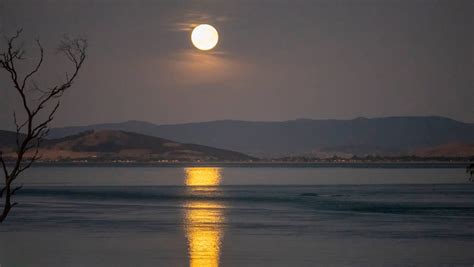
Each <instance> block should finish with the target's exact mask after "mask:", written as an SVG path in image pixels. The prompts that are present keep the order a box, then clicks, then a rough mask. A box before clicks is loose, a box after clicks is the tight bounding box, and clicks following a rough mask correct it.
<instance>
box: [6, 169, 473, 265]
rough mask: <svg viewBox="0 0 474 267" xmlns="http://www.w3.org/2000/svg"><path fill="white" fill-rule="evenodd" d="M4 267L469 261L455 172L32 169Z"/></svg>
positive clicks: (10, 228) (467, 213) (469, 219)
mask: <svg viewBox="0 0 474 267" xmlns="http://www.w3.org/2000/svg"><path fill="white" fill-rule="evenodd" d="M23 178H24V179H23V182H24V183H25V188H24V189H23V190H22V191H21V193H19V195H18V197H17V200H18V202H20V205H19V206H17V207H16V208H15V210H14V211H13V213H12V214H11V217H10V218H9V220H8V221H7V223H5V224H4V225H0V264H1V266H2V267H4V266H473V264H474V253H473V249H474V185H473V184H467V183H466V181H467V177H466V174H465V173H464V170H463V169H460V168H270V167H260V168H244V167H199V168H192V167H188V168H180V167H169V168H154V167H54V168H53V167H37V168H33V169H31V171H30V172H29V173H27V175H26V176H25V177H23Z"/></svg>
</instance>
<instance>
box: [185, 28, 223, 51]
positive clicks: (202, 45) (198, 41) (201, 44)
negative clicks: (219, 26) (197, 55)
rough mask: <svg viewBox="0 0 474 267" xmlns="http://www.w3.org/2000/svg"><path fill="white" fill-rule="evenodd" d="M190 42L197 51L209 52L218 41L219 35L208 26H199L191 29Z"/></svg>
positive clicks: (214, 29)
mask: <svg viewBox="0 0 474 267" xmlns="http://www.w3.org/2000/svg"><path fill="white" fill-rule="evenodd" d="M191 41H192V42H193V45H194V46H195V47H196V48H197V49H199V50H211V49H212V48H214V47H215V46H216V45H217V41H219V34H218V33H217V30H216V28H214V27H212V26H211V25H209V24H201V25H199V26H197V27H196V28H194V29H193V32H192V33H191Z"/></svg>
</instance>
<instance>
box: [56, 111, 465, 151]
mask: <svg viewBox="0 0 474 267" xmlns="http://www.w3.org/2000/svg"><path fill="white" fill-rule="evenodd" d="M91 129H94V130H102V129H111V130H123V131H131V132H137V133H141V134H146V135H150V136H160V137H163V138H169V139H172V140H177V141H179V142H186V143H195V144H200V145H206V146H212V147H218V148H222V149H229V150H233V151H239V152H242V153H246V154H250V155H255V156H264V157H271V156H282V155H316V156H318V155H333V154H347V155H351V154H357V155H367V154H380V155H400V154H407V153H412V152H413V151H417V150H419V149H428V148H434V147H437V146H441V145H445V144H450V143H467V144H469V143H474V124H472V123H463V122H459V121H455V120H452V119H449V118H444V117H435V116H432V117H385V118H373V119H368V118H357V119H352V120H310V119H300V120H292V121H282V122H252V121H233V120H224V121H211V122H199V123H185V124H173V125H155V124H151V123H147V122H140V121H128V122H124V123H110V124H97V125H89V126H84V127H66V128H56V129H52V130H51V136H52V137H62V136H66V135H70V134H74V133H78V132H81V131H84V130H91Z"/></svg>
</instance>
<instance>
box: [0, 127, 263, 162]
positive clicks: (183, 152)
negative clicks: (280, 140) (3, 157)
mask: <svg viewBox="0 0 474 267" xmlns="http://www.w3.org/2000/svg"><path fill="white" fill-rule="evenodd" d="M1 134H3V135H10V134H12V133H8V132H5V131H4V132H2V133H1ZM5 143H7V142H5ZM7 145H8V146H12V145H14V143H12V142H10V143H9V144H7ZM40 153H41V154H42V159H43V160H86V159H87V160H96V161H103V160H133V161H250V160H255V158H253V157H250V156H247V155H244V154H242V153H238V152H233V151H228V150H223V149H217V148H212V147H208V146H201V145H195V144H183V143H178V142H174V141H171V140H167V139H163V138H158V137H152V136H147V135H143V134H137V133H131V132H125V131H113V130H102V131H86V132H83V133H79V134H76V135H71V136H67V137H63V138H58V139H50V140H46V141H45V142H44V144H43V146H42V148H41V152H40ZM7 156H8V154H7Z"/></svg>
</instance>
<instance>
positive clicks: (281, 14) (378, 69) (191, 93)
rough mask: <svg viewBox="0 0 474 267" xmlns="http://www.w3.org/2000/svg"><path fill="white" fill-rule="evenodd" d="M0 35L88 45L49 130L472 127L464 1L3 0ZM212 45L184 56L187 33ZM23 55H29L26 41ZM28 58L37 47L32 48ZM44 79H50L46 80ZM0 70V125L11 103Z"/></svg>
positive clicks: (469, 7)
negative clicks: (245, 123)
mask: <svg viewBox="0 0 474 267" xmlns="http://www.w3.org/2000/svg"><path fill="white" fill-rule="evenodd" d="M0 3H1V4H0V17H1V18H0V19H1V20H0V23H1V25H0V27H1V28H0V30H1V32H2V34H11V33H12V31H13V30H15V29H17V28H20V27H22V28H23V29H24V37H25V38H24V40H25V42H26V43H31V42H32V41H33V40H34V38H35V37H39V38H40V39H41V40H42V41H43V43H44V46H45V47H46V48H47V49H48V51H49V52H50V53H48V54H47V56H48V58H47V59H46V60H47V61H46V66H45V69H44V70H43V72H41V75H42V78H38V79H37V80H38V82H45V81H54V80H57V79H60V78H61V77H62V76H61V75H63V74H64V71H65V69H64V66H63V65H62V64H61V63H60V61H58V55H55V54H54V53H53V52H54V48H55V47H56V45H57V42H58V40H59V39H60V38H61V36H63V35H64V34H69V35H71V36H82V37H86V38H87V39H88V40H89V44H90V49H89V55H88V59H87V62H86V64H85V66H84V69H83V71H82V73H81V74H80V78H79V79H78V80H77V82H76V84H75V85H74V87H73V88H72V89H71V90H70V91H69V92H68V93H67V95H66V97H65V99H64V103H63V106H62V108H61V110H60V114H59V115H58V116H57V118H56V119H57V120H56V123H55V125H56V126H63V125H78V124H89V123H99V122H117V121H125V120H131V119H136V120H145V121H150V122H154V123H179V122H192V121H208V120H217V119H242V120H287V119H296V118H354V117H358V116H366V117H378V116H392V115H441V116H448V117H452V118H455V119H459V120H462V121H468V122H474V19H473V17H474V16H473V14H474V1H472V0H465V1H456V0H445V1H434V0H433V1H429V0H418V1H417V0H360V1H356V0H352V1H350V0H307V1H304V0H275V1H270V0H267V1H258V0H248V1H246V0H236V1H230V0H226V1H224V0H196V1H178V0H169V1H151V0H150V1H140V0H129V1H127V0H121V1H113V0H89V1H88V0H57V1H56V0H0ZM200 23H208V24H212V25H214V26H215V27H216V28H217V30H218V31H219V34H220V42H219V44H218V46H217V47H216V49H214V50H212V52H202V51H198V50H197V49H195V48H194V47H193V46H192V44H191V42H190V34H191V29H192V26H193V25H195V24H200ZM27 48H31V47H29V46H27ZM29 52H30V53H29V54H28V55H29V56H35V53H34V52H35V51H34V50H31V49H29ZM45 77H47V78H45ZM7 85H9V83H8V80H7V76H6V75H5V74H3V73H2V74H1V75H0V96H1V98H0V128H5V127H6V125H7V122H9V121H11V109H12V107H13V106H14V103H15V100H14V97H15V94H14V92H13V91H12V89H11V87H9V86H7Z"/></svg>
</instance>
